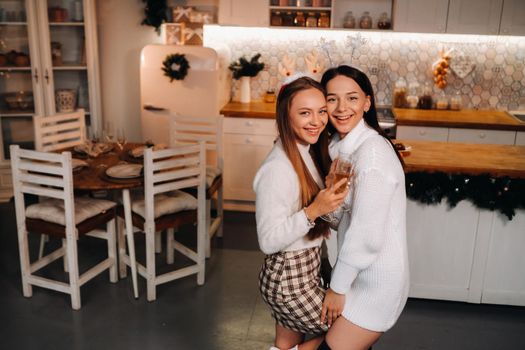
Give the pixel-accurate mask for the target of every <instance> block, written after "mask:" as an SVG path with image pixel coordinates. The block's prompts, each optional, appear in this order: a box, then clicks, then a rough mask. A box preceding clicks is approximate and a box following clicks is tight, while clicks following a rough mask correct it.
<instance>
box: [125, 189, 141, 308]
mask: <svg viewBox="0 0 525 350" xmlns="http://www.w3.org/2000/svg"><path fill="white" fill-rule="evenodd" d="M122 201H123V203H124V220H125V225H126V239H127V241H128V250H129V262H130V267H131V280H132V281H133V294H134V296H135V299H138V297H139V291H138V285H137V260H136V258H135V239H134V237H133V222H132V220H131V199H130V195H129V189H127V188H125V189H123V190H122Z"/></svg>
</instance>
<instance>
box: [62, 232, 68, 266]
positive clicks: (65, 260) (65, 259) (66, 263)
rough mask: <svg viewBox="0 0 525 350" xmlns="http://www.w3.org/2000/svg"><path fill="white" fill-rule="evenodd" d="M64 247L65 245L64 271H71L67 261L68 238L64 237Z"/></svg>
mask: <svg viewBox="0 0 525 350" xmlns="http://www.w3.org/2000/svg"><path fill="white" fill-rule="evenodd" d="M62 247H64V259H63V261H64V272H68V271H69V267H68V262H67V239H65V238H62Z"/></svg>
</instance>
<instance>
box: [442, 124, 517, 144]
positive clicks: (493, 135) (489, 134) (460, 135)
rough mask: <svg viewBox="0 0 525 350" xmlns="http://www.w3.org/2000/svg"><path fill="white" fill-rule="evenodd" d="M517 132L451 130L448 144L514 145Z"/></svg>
mask: <svg viewBox="0 0 525 350" xmlns="http://www.w3.org/2000/svg"><path fill="white" fill-rule="evenodd" d="M515 138H516V132H515V131H509V130H482V129H455V128H449V130H448V142H463V143H482V144H495V145H514V140H515Z"/></svg>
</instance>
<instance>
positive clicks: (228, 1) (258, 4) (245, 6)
mask: <svg viewBox="0 0 525 350" xmlns="http://www.w3.org/2000/svg"><path fill="white" fill-rule="evenodd" d="M268 13H269V2H268V1H267V0H255V1H254V0H220V1H219V24H220V25H235V26H246V27H267V26H268V25H269V19H268Z"/></svg>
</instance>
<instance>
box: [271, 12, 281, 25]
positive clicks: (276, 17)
mask: <svg viewBox="0 0 525 350" xmlns="http://www.w3.org/2000/svg"><path fill="white" fill-rule="evenodd" d="M270 25H271V26H276V27H280V26H282V25H283V18H282V17H281V12H279V11H275V12H272V16H271V17H270Z"/></svg>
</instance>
